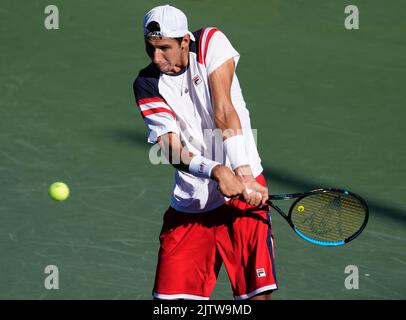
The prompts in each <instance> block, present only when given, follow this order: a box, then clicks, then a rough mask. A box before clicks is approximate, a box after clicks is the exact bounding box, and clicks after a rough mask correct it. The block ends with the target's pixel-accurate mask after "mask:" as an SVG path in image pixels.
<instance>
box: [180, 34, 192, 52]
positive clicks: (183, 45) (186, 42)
mask: <svg viewBox="0 0 406 320" xmlns="http://www.w3.org/2000/svg"><path fill="white" fill-rule="evenodd" d="M189 43H190V35H189V34H186V35H185V36H184V37H183V39H182V43H181V44H180V46H181V49H184V48H188V47H189Z"/></svg>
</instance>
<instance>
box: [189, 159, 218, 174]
mask: <svg viewBox="0 0 406 320" xmlns="http://www.w3.org/2000/svg"><path fill="white" fill-rule="evenodd" d="M218 164H221V163H220V162H216V161H213V160H210V159H207V158H204V157H202V156H194V157H193V159H192V161H190V163H189V172H190V173H191V174H193V175H195V176H197V177H202V178H208V179H210V177H211V170H212V169H213V168H214V167H215V166H217V165H218Z"/></svg>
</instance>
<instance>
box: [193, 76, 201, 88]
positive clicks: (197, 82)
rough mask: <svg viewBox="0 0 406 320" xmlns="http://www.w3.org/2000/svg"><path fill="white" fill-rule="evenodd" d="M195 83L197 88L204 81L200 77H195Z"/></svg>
mask: <svg viewBox="0 0 406 320" xmlns="http://www.w3.org/2000/svg"><path fill="white" fill-rule="evenodd" d="M193 82H194V83H195V85H196V86H198V85H199V84H201V83H202V79H200V77H199V75H197V76H194V77H193Z"/></svg>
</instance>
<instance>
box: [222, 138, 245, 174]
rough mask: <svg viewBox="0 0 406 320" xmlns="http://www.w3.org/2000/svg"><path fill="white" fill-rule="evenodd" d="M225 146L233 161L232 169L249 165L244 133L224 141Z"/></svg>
mask: <svg viewBox="0 0 406 320" xmlns="http://www.w3.org/2000/svg"><path fill="white" fill-rule="evenodd" d="M223 147H224V150H225V152H226V155H227V157H228V159H229V160H230V163H231V169H233V170H235V168H238V167H241V166H244V165H249V163H250V162H249V160H248V157H247V153H246V151H245V141H244V136H243V135H240V134H239V135H236V136H232V137H230V138H228V139H226V140H224V141H223Z"/></svg>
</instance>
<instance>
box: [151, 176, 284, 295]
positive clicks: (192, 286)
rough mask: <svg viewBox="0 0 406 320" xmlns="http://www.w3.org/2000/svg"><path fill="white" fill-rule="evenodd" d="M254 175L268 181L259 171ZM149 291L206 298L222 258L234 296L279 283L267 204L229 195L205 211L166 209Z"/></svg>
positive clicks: (267, 289) (262, 290)
mask: <svg viewBox="0 0 406 320" xmlns="http://www.w3.org/2000/svg"><path fill="white" fill-rule="evenodd" d="M257 181H258V182H259V183H261V184H262V185H266V182H265V178H264V176H263V175H262V174H261V175H260V176H258V177H257ZM159 238H160V243H161V246H160V249H159V254H158V265H157V270H156V276H155V285H154V290H153V296H154V297H155V298H159V299H209V298H210V294H211V292H212V291H213V289H214V286H215V284H216V280H217V276H218V273H219V270H220V267H221V265H222V263H224V266H225V268H226V271H227V274H228V277H229V279H230V282H231V287H232V290H233V294H234V298H235V299H237V300H242V299H248V298H250V297H252V296H254V295H256V294H259V293H261V292H265V291H272V290H276V289H277V282H276V274H275V264H274V240H273V235H272V231H271V224H270V213H269V208H265V207H264V208H261V209H258V208H255V207H253V206H251V205H249V204H247V203H245V202H243V201H240V200H230V201H228V202H227V203H226V204H224V205H222V206H221V207H219V208H217V209H215V210H212V211H209V212H204V213H197V214H190V213H184V212H179V211H176V210H175V209H173V208H171V207H170V208H169V209H168V210H167V211H166V213H165V215H164V222H163V227H162V231H161V234H160V237H159Z"/></svg>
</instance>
